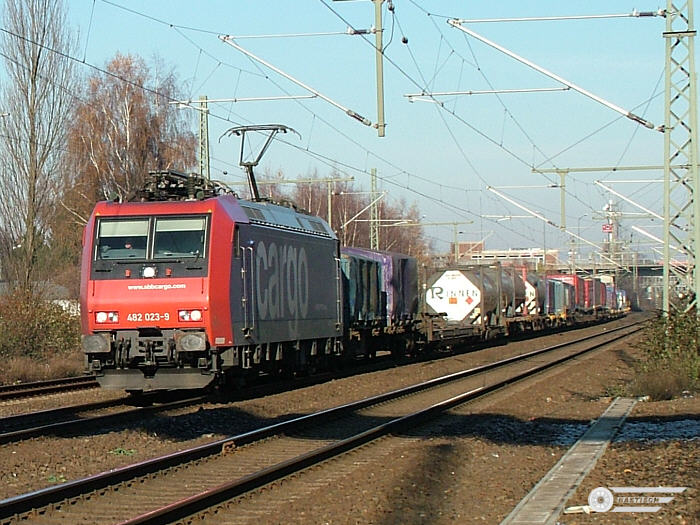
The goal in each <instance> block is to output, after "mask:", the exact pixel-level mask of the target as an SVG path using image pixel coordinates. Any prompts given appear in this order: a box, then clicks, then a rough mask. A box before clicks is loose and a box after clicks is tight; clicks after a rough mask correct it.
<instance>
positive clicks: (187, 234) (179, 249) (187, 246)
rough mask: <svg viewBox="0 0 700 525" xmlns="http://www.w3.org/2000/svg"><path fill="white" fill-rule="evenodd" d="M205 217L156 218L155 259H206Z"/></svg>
mask: <svg viewBox="0 0 700 525" xmlns="http://www.w3.org/2000/svg"><path fill="white" fill-rule="evenodd" d="M206 224H207V221H206V218H205V217H187V218H183V217H179V218H165V217H158V218H156V225H155V236H154V241H153V258H154V259H169V258H173V257H174V258H177V259H180V258H183V257H204V239H205V234H206Z"/></svg>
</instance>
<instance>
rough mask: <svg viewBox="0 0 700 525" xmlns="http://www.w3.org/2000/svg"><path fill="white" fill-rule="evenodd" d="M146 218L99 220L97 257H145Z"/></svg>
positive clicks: (146, 241)
mask: <svg viewBox="0 0 700 525" xmlns="http://www.w3.org/2000/svg"><path fill="white" fill-rule="evenodd" d="M147 244H148V219H119V220H109V219H103V220H101V221H100V227H99V230H98V247H99V248H98V250H97V258H98V259H145V258H146V246H147Z"/></svg>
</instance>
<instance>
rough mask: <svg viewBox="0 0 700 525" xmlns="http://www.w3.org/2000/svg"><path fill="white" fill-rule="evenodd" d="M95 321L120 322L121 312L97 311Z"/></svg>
mask: <svg viewBox="0 0 700 525" xmlns="http://www.w3.org/2000/svg"><path fill="white" fill-rule="evenodd" d="M95 322H96V323H98V324H104V323H118V322H119V313H118V312H97V313H96V314H95Z"/></svg>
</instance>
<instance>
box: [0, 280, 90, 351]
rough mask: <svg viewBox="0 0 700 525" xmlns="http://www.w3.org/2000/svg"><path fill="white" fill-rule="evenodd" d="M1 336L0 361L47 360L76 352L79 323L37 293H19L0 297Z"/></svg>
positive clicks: (75, 318)
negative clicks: (18, 358) (16, 359)
mask: <svg viewBox="0 0 700 525" xmlns="http://www.w3.org/2000/svg"><path fill="white" fill-rule="evenodd" d="M0 334H2V336H1V337H0V358H3V359H8V358H13V357H31V358H33V359H38V360H41V361H46V360H48V359H51V358H54V357H56V356H59V355H62V354H70V353H73V352H75V350H76V348H78V347H79V345H80V321H79V319H78V318H77V317H76V316H74V315H71V314H69V313H68V312H66V311H64V310H63V308H61V307H60V306H59V305H57V304H54V303H51V302H49V301H45V300H44V299H42V297H41V296H40V295H39V294H37V293H33V292H26V291H21V290H18V291H15V292H12V293H10V294H8V295H6V296H4V297H2V298H0Z"/></svg>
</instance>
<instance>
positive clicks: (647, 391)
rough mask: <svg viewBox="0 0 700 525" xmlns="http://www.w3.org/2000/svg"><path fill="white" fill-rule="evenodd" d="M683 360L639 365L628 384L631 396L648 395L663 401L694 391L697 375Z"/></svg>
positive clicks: (696, 385)
mask: <svg viewBox="0 0 700 525" xmlns="http://www.w3.org/2000/svg"><path fill="white" fill-rule="evenodd" d="M689 368H690V369H691V370H692V368H691V367H689V366H688V363H687V362H685V361H678V362H674V361H670V362H669V361H666V362H664V363H663V364H660V363H654V364H653V365H651V366H647V367H644V368H642V367H640V370H638V372H637V375H636V376H635V378H634V379H633V380H632V382H631V383H630V385H629V386H628V390H629V393H630V394H631V395H633V396H649V397H650V398H651V399H652V400H653V401H664V400H667V399H674V398H677V397H681V395H682V394H683V393H684V392H694V391H695V390H696V389H697V387H698V380H697V377H694V376H693V373H692V371H689Z"/></svg>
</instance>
